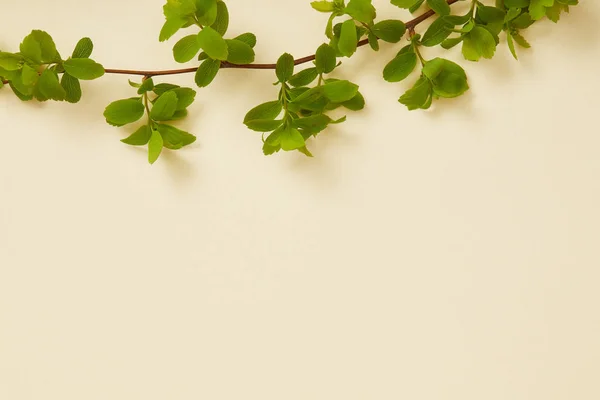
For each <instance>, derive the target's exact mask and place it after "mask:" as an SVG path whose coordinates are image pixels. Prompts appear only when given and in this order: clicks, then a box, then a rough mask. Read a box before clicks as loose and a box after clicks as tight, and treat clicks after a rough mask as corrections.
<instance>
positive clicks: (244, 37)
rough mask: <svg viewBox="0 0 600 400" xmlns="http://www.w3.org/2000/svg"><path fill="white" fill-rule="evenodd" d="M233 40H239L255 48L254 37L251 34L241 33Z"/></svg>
mask: <svg viewBox="0 0 600 400" xmlns="http://www.w3.org/2000/svg"><path fill="white" fill-rule="evenodd" d="M233 40H239V41H240V42H244V43H246V44H247V45H248V46H250V47H252V48H254V46H256V35H255V34H253V33H249V32H248V33H242V34H241V35H240V36H237V37H234V38H233Z"/></svg>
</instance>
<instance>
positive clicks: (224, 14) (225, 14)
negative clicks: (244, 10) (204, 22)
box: [211, 1, 229, 36]
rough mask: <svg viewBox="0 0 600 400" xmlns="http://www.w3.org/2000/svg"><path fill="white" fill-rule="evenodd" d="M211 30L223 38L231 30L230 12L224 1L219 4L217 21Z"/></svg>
mask: <svg viewBox="0 0 600 400" xmlns="http://www.w3.org/2000/svg"><path fill="white" fill-rule="evenodd" d="M211 28H213V29H214V30H215V31H217V32H218V33H219V34H220V35H221V36H223V35H225V33H226V32H227V29H228V28H229V10H228V9H227V4H225V2H224V1H219V2H217V19H216V20H215V22H214V24H212V25H211Z"/></svg>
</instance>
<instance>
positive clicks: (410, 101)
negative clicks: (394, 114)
mask: <svg viewBox="0 0 600 400" xmlns="http://www.w3.org/2000/svg"><path fill="white" fill-rule="evenodd" d="M432 96H433V87H432V85H431V82H430V81H429V79H427V77H426V76H421V77H420V78H419V80H418V81H417V82H416V83H415V85H414V86H413V87H412V88H411V89H409V90H408V91H407V92H406V93H404V95H402V97H400V100H399V101H400V103H402V104H404V105H405V106H406V107H407V108H408V109H409V110H416V109H418V108H422V109H428V108H429V107H430V106H431V101H432V100H433V97H432Z"/></svg>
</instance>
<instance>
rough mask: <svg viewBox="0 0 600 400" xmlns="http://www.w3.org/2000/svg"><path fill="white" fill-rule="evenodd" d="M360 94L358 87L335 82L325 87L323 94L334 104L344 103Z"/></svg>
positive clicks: (349, 83) (347, 83) (350, 83)
mask: <svg viewBox="0 0 600 400" xmlns="http://www.w3.org/2000/svg"><path fill="white" fill-rule="evenodd" d="M356 93H358V85H355V84H354V83H352V82H349V81H334V82H330V83H327V84H325V85H324V86H323V94H324V95H325V97H326V98H327V99H329V101H332V102H333V103H343V102H345V101H348V100H350V99H352V98H353V97H354V96H356Z"/></svg>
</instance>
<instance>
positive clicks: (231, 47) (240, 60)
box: [225, 39, 254, 65]
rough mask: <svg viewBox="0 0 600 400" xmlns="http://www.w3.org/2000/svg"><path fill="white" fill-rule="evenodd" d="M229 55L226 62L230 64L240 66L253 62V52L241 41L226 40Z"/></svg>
mask: <svg viewBox="0 0 600 400" xmlns="http://www.w3.org/2000/svg"><path fill="white" fill-rule="evenodd" d="M225 42H226V43H227V49H228V52H229V55H228V56H227V61H228V62H230V63H231V64H236V65H242V64H252V63H253V62H254V50H252V47H250V45H248V44H247V43H244V42H242V41H241V40H235V39H233V40H226V41H225Z"/></svg>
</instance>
